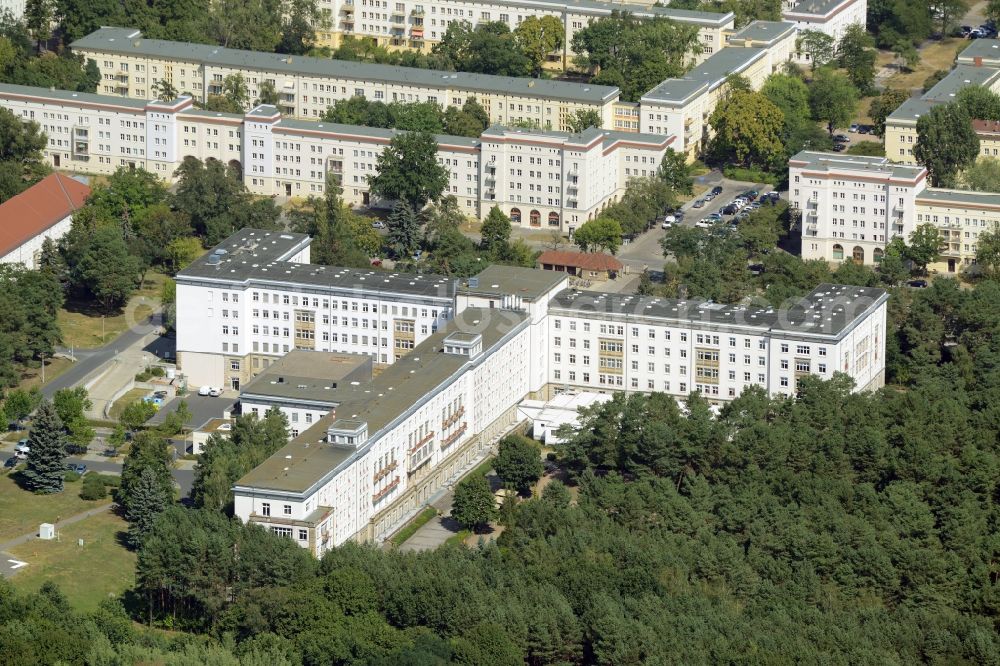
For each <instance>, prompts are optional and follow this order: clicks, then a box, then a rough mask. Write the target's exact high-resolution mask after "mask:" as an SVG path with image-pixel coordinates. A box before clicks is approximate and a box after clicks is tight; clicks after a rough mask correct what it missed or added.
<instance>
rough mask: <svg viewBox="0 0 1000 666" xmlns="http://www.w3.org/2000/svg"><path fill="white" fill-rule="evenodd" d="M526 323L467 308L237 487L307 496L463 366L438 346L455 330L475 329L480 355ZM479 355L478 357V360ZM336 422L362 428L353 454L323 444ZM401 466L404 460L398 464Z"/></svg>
mask: <svg viewBox="0 0 1000 666" xmlns="http://www.w3.org/2000/svg"><path fill="white" fill-rule="evenodd" d="M526 324H527V314H525V313H523V312H514V311H511V310H499V309H492V310H491V309H479V308H469V309H467V310H464V311H463V312H462V313H460V314H458V315H457V316H456V317H455V318H454V319H453V320H451V321H449V322H448V324H447V325H446V326H443V327H442V328H441V329H439V330H438V331H437V332H436V333H434V334H432V335H431V336H430V337H429V338H427V339H426V340H424V342H422V343H421V344H419V345H417V347H416V348H415V349H414V350H412V351H411V352H410V353H409V354H407V355H406V356H404V357H403V358H401V359H400V360H398V361H396V362H395V363H393V364H392V365H390V366H389V367H388V368H386V369H385V370H384V371H383V372H382V373H381V374H379V375H378V376H377V377H376V378H375V379H374V380H373V381H372V382H371V383H369V384H363V385H361V386H358V387H354V388H353V389H352V390H349V391H347V393H346V394H345V396H344V398H345V399H344V401H343V402H341V403H340V404H339V405H338V406H337V410H336V414H335V415H329V414H328V415H327V416H324V417H323V418H321V419H319V420H318V421H317V422H316V423H315V424H313V426H312V427H311V428H309V429H308V430H306V431H305V432H303V433H302V434H300V435H299V436H298V437H296V438H295V439H293V440H292V441H291V442H289V443H288V444H287V445H286V446H284V447H283V448H282V449H280V450H279V451H277V452H276V453H275V454H274V455H272V456H271V457H270V458H268V459H267V460H266V461H264V462H263V463H262V464H261V465H259V466H258V467H257V468H256V469H254V470H252V471H251V472H249V473H248V474H247V475H246V476H244V477H243V478H242V479H240V480H239V482H237V484H236V485H237V486H240V487H251V488H257V489H262V490H275V491H279V492H289V493H297V494H308V493H309V492H311V491H312V490H313V489H314V488H315V487H316V486H318V485H320V484H322V483H325V482H326V481H327V480H328V479H331V478H333V477H334V476H335V475H336V474H337V472H338V471H339V470H340V469H342V468H344V467H346V464H347V463H348V462H349V461H350V460H351V459H352V458H355V457H361V456H363V455H364V454H365V453H366V452H367V450H368V448H369V447H370V446H371V443H372V442H374V441H375V440H376V439H378V438H379V437H380V436H381V435H380V433H379V431H380V430H382V429H383V428H385V427H386V426H389V425H391V424H392V423H393V422H394V421H396V420H397V419H398V418H400V417H402V416H405V415H406V414H407V412H408V411H409V410H411V409H413V408H416V407H418V406H419V405H420V404H422V403H423V401H424V400H425V399H428V398H430V397H432V396H433V395H435V393H436V392H437V389H438V387H440V386H441V385H442V384H444V383H446V382H449V381H450V380H451V379H452V378H453V377H457V376H458V373H459V372H460V371H461V370H462V368H463V367H465V366H466V364H468V363H474V362H476V361H475V360H470V359H469V357H467V356H462V355H459V354H446V353H444V351H443V342H444V339H445V338H446V337H448V336H449V335H451V334H453V333H455V332H467V331H471V330H474V331H477V332H479V333H480V334H481V335H482V337H483V355H484V356H485V355H488V354H490V353H491V352H492V351H493V350H494V348H495V347H496V346H497V344H498V343H499V342H500V341H501V340H503V339H504V338H505V337H506V336H507V335H509V334H511V333H513V332H515V331H517V330H519V329H520V328H521V327H523V326H524V325H526ZM484 356H481V357H479V358H482V357H484ZM337 419H348V420H351V421H364V422H366V423H367V424H368V436H369V443H368V444H365V445H362V446H361V448H359V449H358V450H350V449H343V448H336V447H333V446H330V445H328V444H326V443H325V442H324V441H323V440H324V439H325V437H326V432H327V428H329V426H330V425H331V424H332V423H333V422H334V421H336V420H337ZM401 464H403V465H405V464H406V460H405V458H404V459H403V460H401Z"/></svg>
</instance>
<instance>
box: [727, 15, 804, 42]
mask: <svg viewBox="0 0 1000 666" xmlns="http://www.w3.org/2000/svg"><path fill="white" fill-rule="evenodd" d="M794 32H795V24H794V23H789V22H787V21H752V22H750V23H748V24H747V25H746V26H744V27H743V28H741V29H739V30H737V31H736V32H734V33H733V34H731V35H729V39H730V40H733V39H749V40H751V41H753V42H763V43H765V44H771V43H773V42H775V41H777V40H779V39H782V38H784V37H787V36H788V35H790V34H791V33H794Z"/></svg>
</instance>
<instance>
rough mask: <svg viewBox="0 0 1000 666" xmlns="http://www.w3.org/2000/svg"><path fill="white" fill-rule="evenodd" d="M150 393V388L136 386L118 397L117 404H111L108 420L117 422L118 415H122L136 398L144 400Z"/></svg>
mask: <svg viewBox="0 0 1000 666" xmlns="http://www.w3.org/2000/svg"><path fill="white" fill-rule="evenodd" d="M148 394H149V389H142V388H135V389H132V390H131V391H129V392H128V393H126V394H125V395H123V396H122V397H120V398H118V400H116V401H115V404H113V405H111V409H110V411H108V420H109V421H112V422H117V421H118V417H119V416H121V415H122V411H123V410H124V409H125V408H126V407H128V406H129V405H131V404H132V403H133V402H135V401H136V400H142V399H143V398H144V397H145V396H147V395H148Z"/></svg>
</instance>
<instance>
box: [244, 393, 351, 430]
mask: <svg viewBox="0 0 1000 666" xmlns="http://www.w3.org/2000/svg"><path fill="white" fill-rule="evenodd" d="M272 407H277V408H278V411H280V412H281V413H282V414H284V415H285V418H286V419H288V434H289V436H291V437H298V436H299V433H300V432H304V431H305V430H306V429H308V428H309V427H310V426H311V425H312V424H314V423H316V422H317V421H319V420H320V419H321V418H323V417H324V416H326V415H327V414H329V413H330V412H331V411H333V408H331V407H330V406H329V405H320V404H318V403H313V402H311V401H306V400H295V401H292V400H277V399H274V398H268V399H267V400H259V399H255V398H246V397H244V396H243V395H241V396H240V412H241V413H242V414H256V415H257V416H259V417H260V418H264V415H265V414H267V412H268V410H269V409H271V408H272Z"/></svg>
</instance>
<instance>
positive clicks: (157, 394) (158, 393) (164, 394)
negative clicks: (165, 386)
mask: <svg viewBox="0 0 1000 666" xmlns="http://www.w3.org/2000/svg"><path fill="white" fill-rule="evenodd" d="M153 396H154V397H156V398H159V399H160V400H166V399H167V392H166V391H154V392H153Z"/></svg>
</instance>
